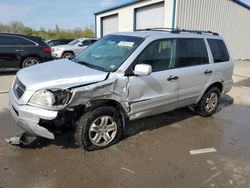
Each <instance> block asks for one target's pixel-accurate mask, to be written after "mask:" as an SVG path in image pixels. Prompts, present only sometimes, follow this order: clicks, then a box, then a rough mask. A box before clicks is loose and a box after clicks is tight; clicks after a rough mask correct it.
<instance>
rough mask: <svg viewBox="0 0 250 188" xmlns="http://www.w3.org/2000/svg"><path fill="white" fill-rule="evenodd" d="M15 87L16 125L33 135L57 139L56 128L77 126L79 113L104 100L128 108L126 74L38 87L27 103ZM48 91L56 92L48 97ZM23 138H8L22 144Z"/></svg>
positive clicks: (12, 105) (13, 108)
mask: <svg viewBox="0 0 250 188" xmlns="http://www.w3.org/2000/svg"><path fill="white" fill-rule="evenodd" d="M14 89H15V88H13V89H11V91H10V103H9V108H10V112H11V114H12V116H13V118H14V119H15V121H16V122H17V125H18V126H19V127H21V128H22V129H23V130H24V131H25V132H27V134H29V135H33V136H34V137H36V136H38V137H43V138H47V139H54V138H55V135H54V132H55V130H58V129H63V128H65V127H71V128H72V127H74V125H75V123H76V121H77V118H78V117H79V115H81V114H83V113H85V112H86V111H87V110H88V109H90V108H95V107H96V105H102V104H104V103H105V102H111V101H113V102H114V103H116V104H117V106H119V109H121V111H122V112H123V114H126V113H127V112H128V110H129V107H128V101H127V99H128V80H127V78H126V77H125V78H124V77H121V78H112V79H111V78H109V79H108V77H106V79H105V80H103V81H99V82H95V83H92V84H87V85H83V86H74V87H71V88H68V89H65V90H60V91H59V90H52V89H50V90H48V89H46V90H45V89H43V90H38V91H37V92H35V93H34V94H33V95H32V96H31V97H30V99H29V101H28V102H27V104H18V101H17V99H16V96H15V94H14V92H13V91H14ZM49 92H51V93H53V96H54V98H52V99H51V100H47V101H46V100H45V98H46V97H44V96H50V95H51V93H49ZM43 97H44V98H43ZM50 98H51V97H50ZM45 103H46V104H45ZM45 105H46V108H44V106H45ZM20 138H21V137H14V138H11V139H9V140H6V141H8V142H9V143H12V144H13V143H14V144H20V142H22V141H20Z"/></svg>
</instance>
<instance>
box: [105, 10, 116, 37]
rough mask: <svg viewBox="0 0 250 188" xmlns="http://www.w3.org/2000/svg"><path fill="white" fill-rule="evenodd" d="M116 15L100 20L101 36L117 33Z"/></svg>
mask: <svg viewBox="0 0 250 188" xmlns="http://www.w3.org/2000/svg"><path fill="white" fill-rule="evenodd" d="M118 26H119V25H118V14H116V15H112V16H107V17H103V18H102V36H104V35H107V34H110V33H115V32H118Z"/></svg>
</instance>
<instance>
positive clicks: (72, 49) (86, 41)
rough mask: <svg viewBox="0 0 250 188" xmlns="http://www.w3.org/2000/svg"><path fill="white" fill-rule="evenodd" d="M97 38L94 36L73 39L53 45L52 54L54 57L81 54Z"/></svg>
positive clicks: (68, 56)
mask: <svg viewBox="0 0 250 188" xmlns="http://www.w3.org/2000/svg"><path fill="white" fill-rule="evenodd" d="M96 41H97V39H94V38H79V39H75V40H73V41H71V42H70V43H68V44H65V45H59V46H53V47H52V48H51V54H52V56H53V58H55V59H60V58H70V57H73V56H74V55H77V54H79V53H80V52H81V51H83V50H84V49H86V48H87V47H89V46H90V45H91V44H94V43H95V42H96Z"/></svg>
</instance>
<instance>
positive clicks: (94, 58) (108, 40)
mask: <svg viewBox="0 0 250 188" xmlns="http://www.w3.org/2000/svg"><path fill="white" fill-rule="evenodd" d="M143 40H144V39H143V38H141V37H132V36H122V35H107V36H105V37H103V38H102V39H101V40H99V41H97V42H95V43H94V44H93V45H91V46H90V47H88V48H87V49H85V50H83V51H82V52H81V53H80V54H78V55H77V56H76V57H75V58H74V60H75V61H76V62H78V63H80V64H84V65H86V66H89V67H92V68H96V69H100V70H103V71H107V72H113V71H115V70H116V69H117V68H118V67H119V66H120V65H121V64H122V63H123V62H124V61H125V60H126V59H127V58H128V57H129V56H130V55H131V54H132V53H133V52H134V51H135V49H136V48H137V47H138V46H139V45H140V44H141V43H142V42H143Z"/></svg>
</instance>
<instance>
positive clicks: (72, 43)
mask: <svg viewBox="0 0 250 188" xmlns="http://www.w3.org/2000/svg"><path fill="white" fill-rule="evenodd" d="M79 42H80V40H79V39H75V40H73V41H71V42H70V43H68V45H76V44H78V43H79Z"/></svg>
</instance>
